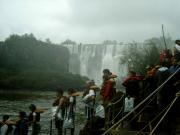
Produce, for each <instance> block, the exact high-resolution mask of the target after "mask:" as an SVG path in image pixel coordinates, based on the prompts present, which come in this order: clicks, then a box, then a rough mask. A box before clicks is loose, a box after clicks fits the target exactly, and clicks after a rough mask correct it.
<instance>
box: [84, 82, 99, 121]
mask: <svg viewBox="0 0 180 135" xmlns="http://www.w3.org/2000/svg"><path fill="white" fill-rule="evenodd" d="M94 86H95V85H94V83H93V82H92V81H88V82H87V83H86V91H85V92H84V94H83V102H84V103H85V115H86V118H87V120H90V119H91V118H92V117H93V115H94V105H95V97H96V94H95V90H94V88H95V87H94Z"/></svg>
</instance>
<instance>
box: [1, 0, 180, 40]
mask: <svg viewBox="0 0 180 135" xmlns="http://www.w3.org/2000/svg"><path fill="white" fill-rule="evenodd" d="M162 24H164V27H165V34H166V35H168V34H169V35H170V36H171V37H172V38H173V39H176V38H180V0H0V40H4V39H5V38H7V37H8V36H9V35H10V34H14V33H16V34H24V33H33V34H34V35H35V36H36V37H37V38H38V39H42V40H45V39H46V38H50V40H51V41H53V42H55V43H59V42H62V41H64V40H65V39H67V38H68V39H71V40H74V41H76V42H78V43H79V42H82V43H101V42H102V41H103V40H106V39H108V40H117V41H123V42H128V41H144V40H145V39H148V38H151V37H159V36H161V25H162Z"/></svg>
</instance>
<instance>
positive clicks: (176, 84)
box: [0, 40, 180, 135]
mask: <svg viewBox="0 0 180 135" xmlns="http://www.w3.org/2000/svg"><path fill="white" fill-rule="evenodd" d="M175 43H176V46H175V47H174V50H173V53H172V54H171V53H170V51H169V50H165V51H163V52H162V53H161V54H160V62H159V63H158V64H156V65H151V66H147V67H146V70H147V73H146V75H144V76H142V75H138V74H137V73H136V72H135V71H131V70H129V74H128V76H127V78H126V79H125V80H124V81H123V82H122V85H123V86H124V88H125V94H124V95H125V99H124V101H125V103H124V114H126V113H128V112H130V111H131V110H132V109H133V108H134V107H135V106H136V105H138V104H139V103H140V102H141V101H142V100H143V99H144V98H145V97H147V96H148V95H149V94H151V93H152V92H153V91H154V90H156V89H160V90H159V91H158V94H157V95H156V98H154V102H152V104H151V105H152V106H153V107H154V109H155V108H156V110H153V111H155V112H156V113H158V112H161V111H162V110H163V109H164V108H166V107H167V106H168V105H169V104H170V103H171V102H172V100H173V99H174V97H175V96H179V95H180V93H179V90H180V41H179V40H176V42H175ZM171 76H172V77H171ZM170 77H171V78H170ZM116 78H117V75H115V74H113V73H112V72H111V71H110V70H109V69H104V70H103V76H102V86H101V88H99V87H97V86H96V85H95V82H94V80H89V81H87V82H86V86H85V89H84V91H83V93H79V92H77V91H76V90H74V89H73V88H70V89H68V96H64V92H63V91H64V90H63V89H61V88H58V89H57V98H56V99H55V100H54V102H53V103H52V106H53V107H54V108H55V109H54V114H53V115H54V119H55V126H56V128H57V134H58V135H62V134H64V135H66V132H67V129H68V130H70V133H71V135H74V131H75V114H76V97H77V96H79V95H81V94H82V102H83V103H84V106H85V117H86V119H87V121H86V124H85V127H87V128H86V129H88V128H89V127H92V125H96V129H100V128H103V127H104V124H105V119H106V117H107V112H106V108H107V106H108V105H109V104H110V103H111V101H112V99H113V98H114V97H115V96H116V93H117V90H116ZM168 78H170V79H168ZM167 79H168V80H167ZM161 85H162V86H161ZM159 86H161V87H159ZM99 91H100V92H99ZM97 92H99V94H100V100H98V99H97ZM96 102H99V105H98V106H95V104H96ZM178 103H179V100H178V101H177V102H176V104H175V105H174V108H173V109H172V110H171V112H170V114H169V116H168V117H167V119H168V120H169V121H173V120H174V121H175V119H176V118H177V117H178V116H179V114H180V109H179V107H178ZM29 109H30V111H31V113H30V114H29V116H27V114H26V112H23V111H21V112H19V116H18V120H16V121H12V120H10V119H9V116H8V115H4V116H3V119H2V121H1V122H0V123H1V130H0V134H1V135H27V134H28V128H29V126H32V135H38V134H39V132H40V129H41V128H40V124H39V122H40V113H42V112H43V111H42V110H40V109H38V108H37V107H36V106H35V105H34V104H31V105H30V106H29ZM179 117H180V116H179ZM174 121H173V122H174ZM88 126H89V127H88ZM171 129H172V128H171ZM171 129H170V126H169V124H167V122H164V125H163V127H162V128H161V130H162V131H164V132H165V133H168V132H169V134H170V132H172V130H171ZM90 130H91V129H90ZM92 130H93V129H92ZM85 132H86V131H83V130H82V131H81V132H80V134H81V135H85ZM94 135H95V134H94Z"/></svg>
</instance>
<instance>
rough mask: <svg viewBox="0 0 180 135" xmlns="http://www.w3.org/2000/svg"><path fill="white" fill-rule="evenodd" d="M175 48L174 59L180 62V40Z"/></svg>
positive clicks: (176, 42)
mask: <svg viewBox="0 0 180 135" xmlns="http://www.w3.org/2000/svg"><path fill="white" fill-rule="evenodd" d="M175 44H176V45H175V47H174V52H173V53H174V59H176V60H177V61H179V60H180V40H176V41H175Z"/></svg>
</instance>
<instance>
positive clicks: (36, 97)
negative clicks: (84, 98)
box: [0, 90, 85, 135]
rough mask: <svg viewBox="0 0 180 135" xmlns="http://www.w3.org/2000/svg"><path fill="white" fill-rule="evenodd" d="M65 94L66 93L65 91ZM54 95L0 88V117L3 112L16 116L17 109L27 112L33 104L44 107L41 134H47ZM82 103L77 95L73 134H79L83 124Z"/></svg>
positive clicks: (54, 134) (43, 92)
mask: <svg viewBox="0 0 180 135" xmlns="http://www.w3.org/2000/svg"><path fill="white" fill-rule="evenodd" d="M65 95H67V93H65ZM55 97H56V92H54V91H27V90H26V91H15V90H13V91H4V90H0V118H1V119H2V116H3V115H4V114H9V115H10V116H11V119H14V118H16V117H17V115H18V112H19V111H25V112H27V114H29V112H30V111H29V109H28V106H29V105H30V104H32V103H33V104H35V105H36V106H37V107H40V108H46V109H47V110H46V111H45V112H44V113H42V114H41V129H42V131H41V134H42V135H48V134H49V131H50V120H51V119H52V112H51V107H52V102H53V100H54V99H55ZM83 112H84V105H83V103H82V102H81V97H77V105H76V119H75V125H76V128H75V135H78V134H79V130H80V129H81V128H82V127H83V126H84V124H85V116H84V113H83ZM52 135H56V130H55V127H54V121H53V133H52Z"/></svg>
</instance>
